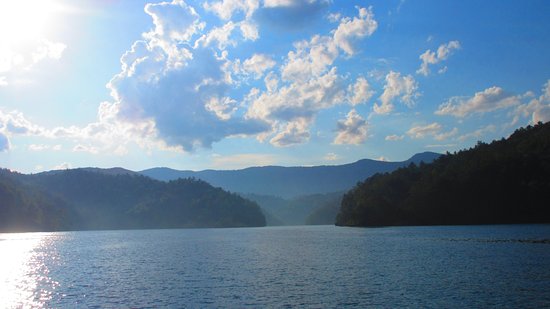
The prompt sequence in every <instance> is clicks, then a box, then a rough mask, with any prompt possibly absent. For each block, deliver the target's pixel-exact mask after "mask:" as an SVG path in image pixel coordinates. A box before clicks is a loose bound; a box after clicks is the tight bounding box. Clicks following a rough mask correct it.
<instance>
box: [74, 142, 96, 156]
mask: <svg viewBox="0 0 550 309" xmlns="http://www.w3.org/2000/svg"><path fill="white" fill-rule="evenodd" d="M73 152H88V153H91V154H98V153H99V150H98V149H97V148H96V147H94V146H90V145H82V144H78V145H76V146H74V147H73Z"/></svg>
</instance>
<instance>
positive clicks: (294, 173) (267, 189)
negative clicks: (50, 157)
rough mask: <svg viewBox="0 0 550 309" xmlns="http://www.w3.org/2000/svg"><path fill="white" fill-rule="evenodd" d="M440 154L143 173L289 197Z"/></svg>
mask: <svg viewBox="0 0 550 309" xmlns="http://www.w3.org/2000/svg"><path fill="white" fill-rule="evenodd" d="M439 156H440V154H437V153H433V152H424V153H420V154H416V155H414V156H413V157H411V158H410V159H409V160H406V161H403V162H385V161H376V160H370V159H364V160H359V161H357V162H355V163H350V164H344V165H332V166H331V165H326V166H314V167H281V166H264V167H250V168H245V169H241V170H204V171H198V172H195V171H178V170H173V169H169V168H152V169H148V170H144V171H141V172H140V173H141V174H143V175H146V176H149V177H151V178H154V179H158V180H164V181H167V180H174V179H177V178H190V177H192V178H197V179H201V180H204V181H206V182H208V183H210V184H211V185H213V186H216V187H221V188H223V189H225V190H229V191H231V192H238V193H251V194H256V195H270V196H277V197H281V198H285V199H290V198H294V197H297V196H304V195H312V194H319V193H331V192H340V191H347V190H349V189H350V188H352V187H353V186H354V185H355V184H357V182H358V181H362V180H364V179H366V178H368V177H370V176H372V175H374V174H376V173H384V172H390V171H393V170H395V169H397V168H399V167H403V166H407V165H409V164H410V163H411V162H414V163H419V162H420V161H423V162H426V163H428V162H431V161H433V160H434V159H436V158H437V157H439Z"/></svg>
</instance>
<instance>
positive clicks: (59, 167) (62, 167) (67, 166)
mask: <svg viewBox="0 0 550 309" xmlns="http://www.w3.org/2000/svg"><path fill="white" fill-rule="evenodd" d="M72 167H73V165H72V164H71V163H68V162H63V163H61V164H58V165H56V166H54V167H52V170H67V169H70V168H72Z"/></svg>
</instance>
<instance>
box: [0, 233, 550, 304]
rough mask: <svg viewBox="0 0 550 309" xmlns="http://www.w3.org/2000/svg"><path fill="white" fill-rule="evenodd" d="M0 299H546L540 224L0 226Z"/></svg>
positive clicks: (548, 276) (549, 274) (547, 254)
mask: <svg viewBox="0 0 550 309" xmlns="http://www.w3.org/2000/svg"><path fill="white" fill-rule="evenodd" d="M0 256H1V264H0V307H3V308H19V307H25V308H29V307H48V308H50V307H54V308H80V307H87V308H94V307H95V308H110V307H112V308H120V307H132V308H158V307H168V308H182V307H183V308H185V307H190V308H209V307H222V308H223V307H231V308H235V307H238V308H240V307H256V308H257V307H315V308H318V307H323V308H337V307H338V308H339V307H359V308H364V307H373V308H376V307H383V308H396V307H407V306H409V307H424V308H442V307H457V308H472V307H477V308H487V307H498V308H505V307H509V308H519V307H529V308H542V307H550V292H549V291H550V225H497V226H437V227H388V228H374V229H370V228H369V229H366V228H344V227H335V226H291V227H267V228H240V229H178V230H130V231H83V232H57V233H21V234H0Z"/></svg>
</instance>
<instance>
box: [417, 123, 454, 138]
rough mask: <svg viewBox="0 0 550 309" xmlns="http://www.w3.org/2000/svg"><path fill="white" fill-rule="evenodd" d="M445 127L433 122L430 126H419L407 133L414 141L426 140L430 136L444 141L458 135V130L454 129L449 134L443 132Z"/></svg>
mask: <svg viewBox="0 0 550 309" xmlns="http://www.w3.org/2000/svg"><path fill="white" fill-rule="evenodd" d="M442 129H443V126H442V125H441V124H439V123H437V122H433V123H431V124H428V125H424V126H422V125H419V126H414V127H411V128H410V129H409V130H408V131H407V135H408V136H409V137H410V138H413V139H421V138H426V137H428V136H431V137H433V138H434V139H435V140H438V141H444V140H447V139H449V138H451V137H454V136H456V135H457V134H458V128H453V129H452V130H451V131H448V132H441V131H442Z"/></svg>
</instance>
